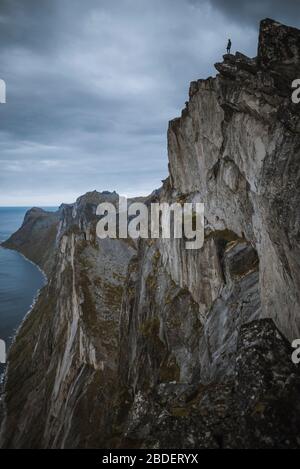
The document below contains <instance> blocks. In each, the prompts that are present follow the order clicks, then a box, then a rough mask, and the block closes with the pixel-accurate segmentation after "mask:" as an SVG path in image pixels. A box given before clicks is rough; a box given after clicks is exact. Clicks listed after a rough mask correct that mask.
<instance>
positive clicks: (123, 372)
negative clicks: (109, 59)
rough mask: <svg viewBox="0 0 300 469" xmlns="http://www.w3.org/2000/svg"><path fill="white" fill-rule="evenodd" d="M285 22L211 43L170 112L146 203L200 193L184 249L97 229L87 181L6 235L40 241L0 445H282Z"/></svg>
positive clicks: (290, 141) (287, 395)
mask: <svg viewBox="0 0 300 469" xmlns="http://www.w3.org/2000/svg"><path fill="white" fill-rule="evenodd" d="M299 38H300V32H299V31H298V30H296V29H294V28H288V27H286V26H283V25H280V24H278V23H276V22H274V21H272V20H264V21H263V22H262V23H261V28H260V36H259V47H258V57H257V58H248V57H246V56H244V55H243V54H241V53H238V52H237V53H236V54H235V55H231V54H227V55H225V56H224V61H223V62H222V63H218V64H216V69H217V70H218V72H219V74H218V75H217V76H216V77H215V78H208V79H207V80H199V81H197V82H192V83H191V86H190V92H189V94H190V99H189V102H188V103H187V106H186V108H185V109H184V110H183V111H182V116H181V117H180V118H178V119H175V120H173V121H171V122H170V125H169V131H168V151H169V168H170V176H169V178H168V179H167V180H166V181H165V182H164V184H163V186H162V188H161V189H160V190H159V191H155V192H154V193H153V194H152V195H151V196H150V197H149V198H147V199H146V203H148V204H150V203H151V202H155V201H158V202H168V203H172V202H180V203H184V202H191V201H199V202H204V203H205V240H204V246H203V247H202V248H201V249H200V250H194V251H192V250H187V249H185V246H184V242H183V240H176V239H174V240H166V239H156V240H139V242H138V243H135V242H134V241H133V240H130V239H129V240H102V241H100V240H99V239H97V237H96V234H95V224H96V221H97V217H96V216H95V211H96V206H97V205H98V204H99V203H100V202H102V201H110V202H112V203H116V202H117V194H116V193H97V192H91V193H88V194H86V195H85V196H83V197H81V198H79V199H78V200H77V202H76V203H75V204H70V205H62V206H61V207H60V209H59V211H58V213H57V214H55V215H53V217H54V219H53V220H51V221H50V219H49V218H48V216H45V219H44V215H41V214H39V217H38V218H40V217H41V218H42V220H44V221H43V223H42V226H44V224H45V227H46V226H47V228H45V230H44V231H42V232H41V239H40V240H39V239H38V236H34V237H33V238H30V236H29V235H30V233H31V232H32V231H34V230H35V229H34V227H35V226H36V227H37V226H39V225H38V224H36V218H35V216H34V217H33V215H34V214H33V213H31V214H29V215H28V216H27V222H28V223H27V222H26V219H25V222H24V225H23V227H22V228H21V231H20V232H19V233H17V235H15V237H13V238H12V239H11V240H9V244H8V246H9V247H13V248H16V249H20V250H21V251H22V250H23V251H25V248H26V252H27V254H28V257H30V258H33V255H34V252H35V251H34V248H33V246H34V245H33V241H34V244H35V243H38V244H37V245H38V246H42V238H44V237H45V238H46V239H50V240H51V250H47V254H45V256H46V257H44V256H43V255H42V250H39V252H40V254H38V255H36V257H35V262H37V263H40V265H42V266H43V265H44V266H47V273H48V277H49V283H48V285H47V286H46V287H45V288H44V289H43V291H42V292H41V295H40V297H39V300H38V303H37V305H36V306H35V307H34V309H33V311H32V312H31V314H30V315H29V317H28V318H27V319H26V321H25V323H24V324H23V326H22V328H21V330H20V332H19V334H18V336H17V338H16V341H15V343H14V345H13V347H12V349H11V352H10V357H9V366H8V374H7V379H6V387H5V392H6V393H5V420H4V422H3V425H2V437H1V444H2V446H4V447H60V448H61V447H97V446H105V447H124V446H127V447H147V448H151V447H162V448H165V447H170V448H182V447H183V448H193V447H201V448H202V447H203V448H207V447H233V448H237V447H242V448H244V447H274V446H276V447H297V446H300V441H299V440H298V439H297V435H298V434H299V429H300V427H299V421H300V409H299V406H298V402H297V398H296V396H297V395H298V393H299V369H298V368H297V367H296V366H295V365H293V363H292V361H291V349H290V346H289V343H288V342H287V340H286V339H285V338H284V336H286V337H287V338H288V339H289V340H291V339H294V338H297V337H299V333H300V320H299V316H300V308H299V306H300V288H299V287H300V265H299V259H300V256H299V254H300V253H299V245H300V244H299V240H300V239H299V227H300V212H299V206H300V204H299V203H300V200H299V199H300V196H299V178H300V173H299V161H300V160H299V148H300V145H299V144H300V135H299V131H300V126H299V116H300V114H299V112H300V107H298V106H297V105H295V104H293V103H292V101H291V91H292V90H291V81H292V80H293V79H294V78H298V76H300V75H299V73H300V70H299V53H300V49H299ZM47 220H48V221H47ZM39 223H40V222H39ZM52 230H53V231H52ZM50 232H51V235H50V234H49V233H50ZM53 233H54V234H53ZM54 235H55V236H54ZM39 243H40V244H39ZM49 253H50V255H49ZM45 268H46V267H45ZM265 318H268V319H265ZM276 326H277V327H276ZM279 331H280V332H279ZM282 334H284V336H283V335H282Z"/></svg>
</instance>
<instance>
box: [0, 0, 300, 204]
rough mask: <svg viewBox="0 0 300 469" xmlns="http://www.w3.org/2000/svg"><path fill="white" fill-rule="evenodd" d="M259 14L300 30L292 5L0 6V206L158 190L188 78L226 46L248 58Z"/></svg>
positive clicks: (202, 1)
mask: <svg viewBox="0 0 300 469" xmlns="http://www.w3.org/2000/svg"><path fill="white" fill-rule="evenodd" d="M265 17H271V18H273V19H276V20H278V21H282V22H285V23H287V24H290V25H292V26H296V27H300V13H299V2H298V0H297V1H295V0H285V1H282V0H273V1H271V0H265V1H264V0H252V1H250V0H249V1H243V0H226V1H224V0H85V1H83V0H0V78H2V79H4V80H5V81H6V85H7V104H5V105H2V104H1V105H0V125H1V127H0V134H1V135H0V165H1V169H0V189H1V192H0V205H30V206H31V205H40V206H41V205H57V204H60V203H61V202H72V201H74V200H75V199H76V198H77V197H78V196H79V195H81V194H83V193H85V192H87V191H89V190H94V189H97V190H99V191H101V190H116V191H117V192H119V193H121V194H124V195H128V196H131V195H139V194H147V193H150V192H151V191H152V190H153V189H155V188H158V187H159V186H160V184H161V179H164V178H165V177H166V176H167V141H166V130H167V125H168V121H169V120H170V119H172V118H174V117H177V116H178V115H180V112H181V109H182V108H183V107H184V102H185V101H186V99H187V93H188V87H189V83H190V81H192V80H195V79H198V78H206V77H208V76H210V75H215V70H214V67H213V64H214V63H215V62H217V61H220V60H221V57H222V54H223V53H224V50H225V47H226V42H227V38H228V37H231V39H232V43H233V50H234V51H235V50H239V51H241V52H243V53H245V54H247V55H250V56H254V55H256V49H257V34H258V23H259V20H260V19H262V18H265Z"/></svg>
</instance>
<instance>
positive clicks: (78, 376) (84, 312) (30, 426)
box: [2, 192, 135, 448]
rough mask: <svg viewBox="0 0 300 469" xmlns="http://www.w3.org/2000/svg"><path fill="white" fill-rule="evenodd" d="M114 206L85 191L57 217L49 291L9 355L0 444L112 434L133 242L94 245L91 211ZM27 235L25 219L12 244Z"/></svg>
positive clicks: (87, 440) (110, 197)
mask: <svg viewBox="0 0 300 469" xmlns="http://www.w3.org/2000/svg"><path fill="white" fill-rule="evenodd" d="M117 200H118V196H117V194H116V193H112V194H107V193H98V192H93V193H88V194H86V195H85V196H83V197H81V198H79V199H78V200H77V202H76V203H75V204H70V205H62V206H61V207H60V210H59V213H58V214H57V215H56V217H58V218H59V223H58V224H57V232H56V250H55V253H54V259H53V270H52V271H51V272H50V274H49V282H48V285H47V286H46V287H44V288H43V290H42V291H41V294H40V296H39V299H38V301H37V303H36V305H35V307H34V308H33V310H32V312H31V314H30V315H29V317H28V318H27V319H26V321H25V322H24V324H23V326H22V328H21V330H20V332H19V334H18V335H17V337H16V340H15V342H14V344H13V346H12V347H11V350H10V354H9V363H8V377H7V383H6V401H5V403H6V407H5V413H6V417H5V421H4V433H3V434H2V435H3V438H4V441H5V443H4V446H8V447H34V448H39V447H96V446H97V445H98V444H99V439H100V441H104V439H105V438H107V435H108V434H109V432H110V431H111V429H110V427H111V424H112V418H111V409H110V408H109V404H112V402H113V396H114V394H115V392H116V389H117V387H116V382H117V369H118V366H117V363H118V324H119V311H120V304H121V298H122V292H123V282H124V279H125V277H126V272H127V266H128V262H129V260H130V258H131V257H132V255H133V254H134V253H135V244H134V243H133V242H128V241H127V240H124V241H121V240H110V239H106V240H103V241H100V240H98V238H97V237H96V233H95V226H96V221H97V217H96V216H95V213H96V207H97V205H98V204H99V203H100V202H104V201H106V202H107V201H109V202H112V203H114V202H116V201H117ZM49 217H50V220H51V219H52V218H51V217H52V215H49ZM30 222H32V226H31V228H30V227H28V224H29V225H30ZM49 224H50V221H49ZM33 229H35V220H33V219H32V216H31V214H30V213H29V214H28V215H27V216H26V218H25V223H24V225H23V227H22V228H21V230H20V233H19V234H18V238H19V236H21V234H22V231H23V236H24V237H25V238H26V237H27V231H28V232H32V230H33ZM50 229H51V227H50ZM15 239H16V237H15V238H13V239H12V240H10V243H9V245H10V246H11V245H12V244H11V243H13V241H14V240H15ZM28 242H30V240H28ZM17 247H18V245H17ZM31 247H32V250H33V251H32V252H34V245H33V246H31ZM42 266H43V264H42ZM20 390H22V391H20ZM95 428H96V429H97V428H98V429H99V432H101V433H100V435H101V437H100V436H99V433H98V432H97V431H96V432H95ZM29 430H30V431H29Z"/></svg>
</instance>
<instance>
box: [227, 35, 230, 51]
mask: <svg viewBox="0 0 300 469" xmlns="http://www.w3.org/2000/svg"><path fill="white" fill-rule="evenodd" d="M230 49H231V39H228V43H227V54H230Z"/></svg>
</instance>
